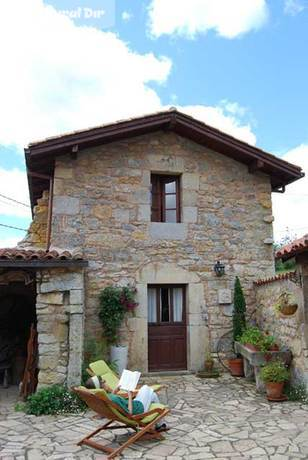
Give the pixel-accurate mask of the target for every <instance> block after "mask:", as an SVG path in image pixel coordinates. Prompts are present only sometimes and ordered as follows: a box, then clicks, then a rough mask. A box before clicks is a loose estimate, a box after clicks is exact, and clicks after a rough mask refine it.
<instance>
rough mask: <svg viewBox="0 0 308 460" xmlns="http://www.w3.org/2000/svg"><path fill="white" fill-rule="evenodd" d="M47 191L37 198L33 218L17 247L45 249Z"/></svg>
mask: <svg viewBox="0 0 308 460" xmlns="http://www.w3.org/2000/svg"><path fill="white" fill-rule="evenodd" d="M48 198H49V193H48V191H47V190H46V191H44V192H43V195H42V197H41V198H40V199H39V200H37V205H36V206H34V209H33V220H32V222H31V224H30V227H29V229H28V233H27V235H26V236H25V238H24V239H23V240H22V241H21V242H20V243H18V247H19V248H29V247H35V248H37V249H41V248H42V249H45V248H46V244H47V215H48Z"/></svg>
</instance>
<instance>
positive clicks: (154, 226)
mask: <svg viewBox="0 0 308 460" xmlns="http://www.w3.org/2000/svg"><path fill="white" fill-rule="evenodd" d="M186 236H187V224H183V223H176V224H171V223H167V222H151V223H150V237H151V238H152V239H153V240H185V239H186Z"/></svg>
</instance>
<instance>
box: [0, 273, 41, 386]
mask: <svg viewBox="0 0 308 460" xmlns="http://www.w3.org/2000/svg"><path fill="white" fill-rule="evenodd" d="M36 323H37V319H36V287H35V281H32V282H31V283H30V284H29V285H25V283H24V282H19V281H18V282H10V283H9V284H7V285H2V286H0V383H1V384H3V385H4V386H7V385H19V384H20V382H21V381H22V379H23V375H24V370H25V364H26V360H27V343H28V339H29V335H30V328H31V324H33V325H34V326H36Z"/></svg>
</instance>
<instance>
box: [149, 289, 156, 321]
mask: <svg viewBox="0 0 308 460" xmlns="http://www.w3.org/2000/svg"><path fill="white" fill-rule="evenodd" d="M148 322H149V323H157V309H156V289H155V288H149V290H148Z"/></svg>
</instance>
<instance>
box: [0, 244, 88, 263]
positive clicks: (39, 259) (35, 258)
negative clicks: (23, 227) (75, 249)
mask: <svg viewBox="0 0 308 460" xmlns="http://www.w3.org/2000/svg"><path fill="white" fill-rule="evenodd" d="M87 265H88V262H87V261H86V260H84V259H83V257H82V255H81V254H79V253H75V254H73V253H71V252H70V251H66V250H63V251H58V250H54V249H53V250H51V251H44V250H43V249H20V248H1V249H0V268H6V267H13V268H56V267H86V266H87Z"/></svg>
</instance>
